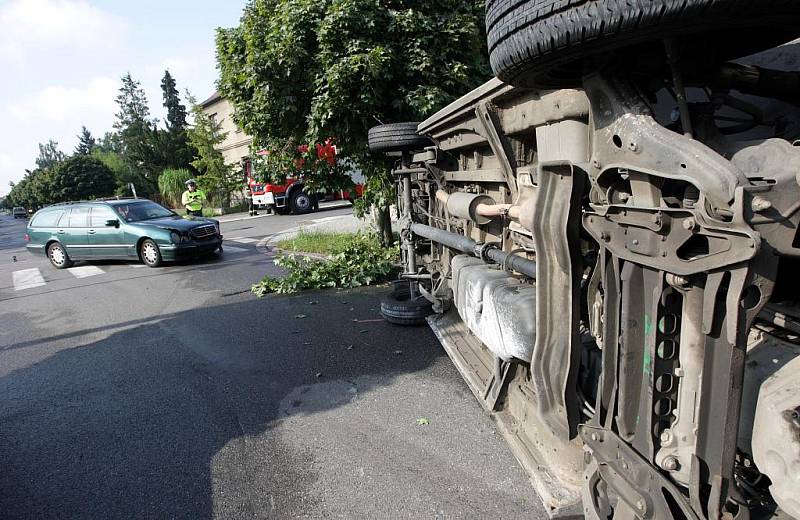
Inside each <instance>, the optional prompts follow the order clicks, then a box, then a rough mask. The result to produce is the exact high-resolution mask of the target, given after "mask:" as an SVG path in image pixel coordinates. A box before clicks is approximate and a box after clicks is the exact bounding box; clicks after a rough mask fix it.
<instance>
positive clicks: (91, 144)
mask: <svg viewBox="0 0 800 520" xmlns="http://www.w3.org/2000/svg"><path fill="white" fill-rule="evenodd" d="M96 147H97V141H95V138H94V137H93V136H92V133H91V132H90V131H89V129H88V128H86V127H85V126H82V127H81V133H80V134H78V146H76V147H75V153H76V154H78V155H89V154H91V153H92V151H93V150H94V149H95V148H96Z"/></svg>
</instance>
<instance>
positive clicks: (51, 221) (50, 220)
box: [31, 210, 64, 228]
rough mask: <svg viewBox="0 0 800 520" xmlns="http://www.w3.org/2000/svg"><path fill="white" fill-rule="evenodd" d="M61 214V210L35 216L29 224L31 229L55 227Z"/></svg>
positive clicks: (62, 212)
mask: <svg viewBox="0 0 800 520" xmlns="http://www.w3.org/2000/svg"><path fill="white" fill-rule="evenodd" d="M63 214H64V211H63V210H53V211H43V212H42V213H39V214H38V215H36V217H35V218H34V219H33V222H31V227H36V228H39V227H56V226H58V220H59V219H60V218H61V215H63Z"/></svg>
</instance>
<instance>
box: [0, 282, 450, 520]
mask: <svg viewBox="0 0 800 520" xmlns="http://www.w3.org/2000/svg"><path fill="white" fill-rule="evenodd" d="M232 299H236V301H233V302H231V303H228V304H225V305H218V306H214V307H208V308H202V309H198V310H193V311H190V312H179V313H173V314H169V315H165V316H162V317H159V318H158V319H153V320H144V321H132V322H128V323H118V324H115V325H113V326H109V330H108V331H105V332H107V333H108V335H107V337H105V338H104V339H102V340H99V341H94V342H91V343H86V344H76V343H73V341H75V340H79V339H80V338H82V337H86V334H89V333H92V334H96V333H102V332H104V331H103V328H102V327H98V328H94V329H92V330H85V331H81V333H79V334H64V335H62V336H61V337H60V338H59V337H56V338H48V340H47V343H42V342H37V341H30V342H24V343H17V344H12V345H10V346H9V348H8V349H4V350H2V351H0V355H12V354H13V355H16V356H25V355H26V352H28V351H29V350H32V351H36V352H37V355H40V356H41V355H47V356H48V357H46V358H44V359H43V360H41V361H39V362H37V363H35V364H32V365H30V366H28V367H27V368H22V369H19V370H16V371H13V372H11V373H9V374H7V375H5V376H4V377H2V378H0V516H2V517H3V518H32V517H36V518H55V517H58V518H74V517H82V518H142V517H148V518H149V517H158V518H208V517H211V516H218V517H228V518H229V517H252V516H259V515H263V514H265V513H264V512H265V511H266V512H269V511H272V512H273V513H274V514H275V515H277V516H281V517H287V516H300V515H303V514H308V511H309V510H313V509H310V508H313V506H314V505H315V504H316V501H317V497H316V496H314V495H312V494H309V493H307V492H306V491H307V489H308V486H309V485H310V484H311V483H313V482H314V479H315V476H314V470H313V469H312V467H311V466H310V465H309V464H308V462H309V461H308V457H309V455H308V454H306V453H303V452H302V451H298V450H296V449H291V448H287V447H286V446H285V445H283V444H282V442H281V439H280V437H279V435H278V434H276V433H274V429H275V428H276V426H277V425H279V424H280V421H281V410H280V409H279V408H280V406H279V403H281V401H282V400H284V398H286V397H287V396H288V395H290V394H291V393H292V392H293V391H295V390H296V389H298V388H301V387H308V386H313V385H316V384H324V383H325V382H330V381H334V380H348V381H356V380H358V381H360V382H363V381H372V382H373V383H370V384H373V385H376V386H383V385H388V384H390V383H391V382H392V380H393V379H394V378H395V377H397V376H399V375H401V374H405V373H412V372H416V371H420V370H423V369H425V368H426V367H428V366H429V365H431V364H432V363H433V362H434V361H435V360H436V359H437V358H439V357H441V356H442V355H443V354H442V352H441V350H440V349H439V348H437V345H436V343H435V340H434V339H433V338H432V335H431V333H430V331H429V330H427V328H418V329H407V330H406V331H405V333H404V335H403V337H402V339H401V338H399V337H398V334H397V331H396V329H393V328H392V327H391V326H390V325H388V324H386V323H383V322H380V321H374V318H376V317H377V311H376V309H375V304H376V299H375V291H374V290H367V291H350V292H340V293H334V292H329V293H325V294H323V295H315V294H304V295H302V296H298V297H290V298H285V297H284V298H266V299H264V300H259V301H253V300H252V299H251V298H250V297H249V296H247V295H241V296H238V297H234V298H232ZM355 319H364V320H366V321H363V322H360V323H359V322H355V321H354V320H355ZM112 330H113V332H111V331H112ZM65 340H67V341H65ZM401 343H402V349H403V350H404V352H405V354H404V355H403V356H402V357H398V356H397V355H396V349H397V348H398V346H399V345H400V344H401ZM59 345H61V346H59ZM64 345H68V346H64ZM47 349H50V350H53V351H54V352H52V353H50V352H49V351H48V352H47V353H46V354H42V353H41V351H42V350H47ZM12 351H14V352H13V353H12ZM0 360H2V358H1V357H0ZM361 376H379V377H366V378H364V377H361ZM359 384H362V383H359ZM369 390H370V388H369V387H367V388H359V389H358V391H359V393H364V392H369ZM296 393H297V392H296ZM297 394H298V395H299V396H300V397H298V398H293V399H294V400H293V401H292V406H303V413H305V414H313V413H317V412H321V411H325V410H329V409H332V408H335V407H338V406H341V405H342V404H343V403H342V400H341V398H340V397H339V396H331V398H330V399H325V398H322V399H320V398H319V396H317V397H315V398H314V399H313V400H312V401H310V402H308V403H303V402H302V392H299V393H297ZM298 401H299V402H298ZM256 437H258V438H259V439H260V441H259V442H258V443H253V442H250V441H248V439H253V438H256ZM226 447H227V448H226ZM223 448H225V454H224V456H221V455H220V454H221V452H222V451H223Z"/></svg>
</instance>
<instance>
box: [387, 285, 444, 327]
mask: <svg viewBox="0 0 800 520" xmlns="http://www.w3.org/2000/svg"><path fill="white" fill-rule="evenodd" d="M433 313H434V312H433V305H432V304H431V302H429V301H428V300H426V299H425V297H423V296H422V295H417V297H416V298H414V299H412V298H411V290H410V288H409V284H408V282H406V281H403V282H395V287H394V290H392V292H391V293H389V294H388V295H387V296H385V297H384V298H383V299H382V300H381V315H382V316H383V317H384V318H385V319H386V321H388V322H389V323H392V324H395V325H404V326H416V325H423V324H425V318H427V317H428V316H430V315H431V314H433Z"/></svg>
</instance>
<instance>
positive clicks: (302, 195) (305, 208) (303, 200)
mask: <svg viewBox="0 0 800 520" xmlns="http://www.w3.org/2000/svg"><path fill="white" fill-rule="evenodd" d="M291 207H292V213H294V214H295V215H305V214H306V213H311V212H312V211H314V199H313V198H312V197H311V196H310V195H309V194H308V193H306V192H304V191H303V190H300V191H295V192H294V193H292V202H291Z"/></svg>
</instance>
